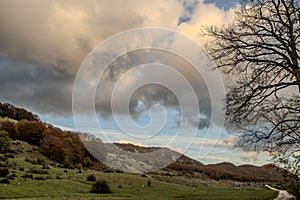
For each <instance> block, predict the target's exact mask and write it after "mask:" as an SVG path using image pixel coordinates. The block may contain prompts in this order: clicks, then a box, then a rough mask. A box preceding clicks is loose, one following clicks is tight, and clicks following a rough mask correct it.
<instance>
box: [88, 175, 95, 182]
mask: <svg viewBox="0 0 300 200" xmlns="http://www.w3.org/2000/svg"><path fill="white" fill-rule="evenodd" d="M96 179H97V177H96V176H95V175H94V174H91V175H88V177H87V178H86V180H87V181H92V182H94V181H96Z"/></svg>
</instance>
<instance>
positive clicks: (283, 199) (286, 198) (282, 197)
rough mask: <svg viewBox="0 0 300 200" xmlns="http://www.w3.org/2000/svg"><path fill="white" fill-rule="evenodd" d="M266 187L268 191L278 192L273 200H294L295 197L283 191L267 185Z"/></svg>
mask: <svg viewBox="0 0 300 200" xmlns="http://www.w3.org/2000/svg"><path fill="white" fill-rule="evenodd" d="M266 187H267V188H269V189H270V190H274V191H277V192H279V194H278V196H277V198H276V199H274V200H292V199H295V197H294V196H293V195H291V194H290V193H288V192H287V191H285V190H278V189H276V188H273V187H271V186H269V185H266Z"/></svg>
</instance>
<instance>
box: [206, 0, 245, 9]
mask: <svg viewBox="0 0 300 200" xmlns="http://www.w3.org/2000/svg"><path fill="white" fill-rule="evenodd" d="M239 2H240V0H204V3H205V4H215V5H216V6H217V7H218V8H220V9H224V10H229V9H231V8H233V7H235V6H236V5H237V4H239Z"/></svg>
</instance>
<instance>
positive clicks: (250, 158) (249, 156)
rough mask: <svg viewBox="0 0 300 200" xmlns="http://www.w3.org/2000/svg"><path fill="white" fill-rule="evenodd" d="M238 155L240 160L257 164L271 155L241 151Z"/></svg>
mask: <svg viewBox="0 0 300 200" xmlns="http://www.w3.org/2000/svg"><path fill="white" fill-rule="evenodd" d="M237 155H238V157H239V159H241V160H242V161H246V162H253V163H255V162H257V161H258V160H261V159H262V157H268V156H269V155H270V154H269V153H268V152H265V151H263V152H257V151H242V150H239V151H238V152H237Z"/></svg>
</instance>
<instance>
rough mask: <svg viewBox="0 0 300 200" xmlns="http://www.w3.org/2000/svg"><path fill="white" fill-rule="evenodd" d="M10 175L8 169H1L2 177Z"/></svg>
mask: <svg viewBox="0 0 300 200" xmlns="http://www.w3.org/2000/svg"><path fill="white" fill-rule="evenodd" d="M8 174H9V170H8V168H7V167H0V177H6V176H7V175H8Z"/></svg>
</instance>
